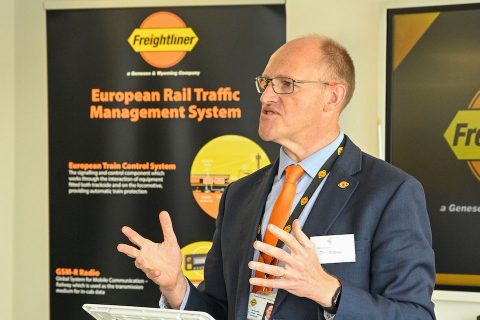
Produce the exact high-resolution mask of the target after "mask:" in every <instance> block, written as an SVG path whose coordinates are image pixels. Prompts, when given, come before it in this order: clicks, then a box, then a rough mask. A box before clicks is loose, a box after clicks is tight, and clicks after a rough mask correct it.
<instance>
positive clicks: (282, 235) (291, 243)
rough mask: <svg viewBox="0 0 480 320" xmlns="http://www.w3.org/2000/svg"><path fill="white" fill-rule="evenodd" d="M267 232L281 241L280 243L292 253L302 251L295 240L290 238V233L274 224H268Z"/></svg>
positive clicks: (292, 237)
mask: <svg viewBox="0 0 480 320" xmlns="http://www.w3.org/2000/svg"><path fill="white" fill-rule="evenodd" d="M268 230H269V231H270V232H271V233H272V234H273V235H274V236H276V237H277V238H278V239H280V240H282V242H283V243H285V245H286V246H287V247H289V248H290V250H291V251H292V252H299V250H301V249H302V246H301V245H300V243H299V242H298V241H297V239H295V237H294V236H292V235H291V234H290V233H288V232H286V231H285V230H283V229H280V228H279V227H277V226H276V225H274V224H269V225H268Z"/></svg>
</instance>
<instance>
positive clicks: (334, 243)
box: [310, 234, 355, 264]
mask: <svg viewBox="0 0 480 320" xmlns="http://www.w3.org/2000/svg"><path fill="white" fill-rule="evenodd" d="M310 240H312V242H313V243H315V247H316V249H317V255H318V259H319V260H320V263H321V264H326V263H343V262H355V238H354V235H353V234H339V235H331V236H317V237H311V238H310Z"/></svg>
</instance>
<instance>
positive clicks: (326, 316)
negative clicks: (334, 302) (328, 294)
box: [323, 310, 335, 320]
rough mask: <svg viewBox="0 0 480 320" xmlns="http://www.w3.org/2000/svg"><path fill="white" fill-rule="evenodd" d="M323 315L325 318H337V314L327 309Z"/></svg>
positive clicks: (326, 319)
mask: <svg viewBox="0 0 480 320" xmlns="http://www.w3.org/2000/svg"><path fill="white" fill-rule="evenodd" d="M323 316H324V317H325V320H333V319H335V315H334V314H331V313H328V312H327V311H325V310H324V311H323Z"/></svg>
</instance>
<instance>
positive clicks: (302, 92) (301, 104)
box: [258, 42, 328, 149]
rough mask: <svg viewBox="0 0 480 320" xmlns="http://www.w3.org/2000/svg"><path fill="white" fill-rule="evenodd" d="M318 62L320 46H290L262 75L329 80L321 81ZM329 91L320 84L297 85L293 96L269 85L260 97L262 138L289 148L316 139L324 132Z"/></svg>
mask: <svg viewBox="0 0 480 320" xmlns="http://www.w3.org/2000/svg"><path fill="white" fill-rule="evenodd" d="M319 61H320V53H319V50H318V44H316V45H312V44H309V43H302V42H294V43H288V44H286V45H284V46H283V47H281V48H280V49H279V50H277V52H275V53H274V54H273V55H272V57H271V58H270V61H269V62H268V64H267V66H266V68H265V70H264V72H263V74H262V75H263V76H264V77H268V78H275V77H288V78H292V79H295V80H312V81H325V80H327V81H328V79H323V78H322V71H321V70H320V67H319ZM326 90H328V86H326V85H323V84H321V83H301V84H297V83H296V84H295V88H294V91H293V93H290V94H277V93H275V92H274V91H273V88H272V84H271V83H270V84H269V85H268V87H267V88H266V89H265V91H264V92H263V93H262V95H261V97H260V101H261V103H262V110H261V113H260V125H259V128H258V133H259V135H260V137H261V138H262V139H263V140H265V141H274V142H276V143H279V144H281V145H283V146H284V147H286V148H287V149H289V148H296V147H298V145H299V144H300V145H301V144H302V143H308V142H309V141H312V139H315V135H317V134H318V133H319V132H321V127H322V122H323V121H322V116H323V105H324V103H325V100H326V96H327V95H326V94H325V93H326Z"/></svg>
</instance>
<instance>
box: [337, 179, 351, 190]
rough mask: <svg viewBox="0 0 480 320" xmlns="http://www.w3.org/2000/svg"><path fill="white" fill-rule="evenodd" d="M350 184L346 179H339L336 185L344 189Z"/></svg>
mask: <svg viewBox="0 0 480 320" xmlns="http://www.w3.org/2000/svg"><path fill="white" fill-rule="evenodd" d="M349 185H350V183H348V182H347V181H345V180H344V181H341V182H340V183H339V184H338V186H339V187H340V188H342V189H345V188H346V187H348V186H349Z"/></svg>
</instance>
